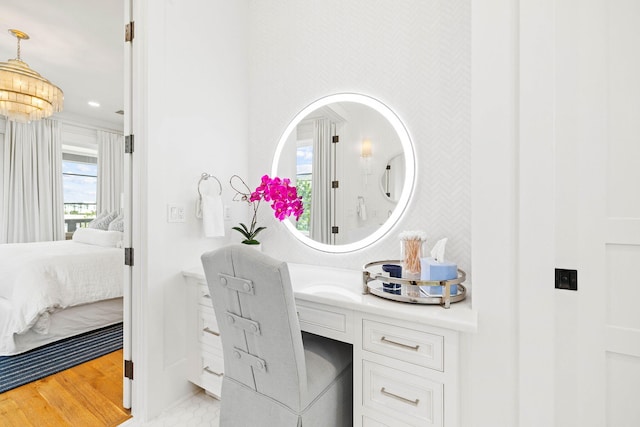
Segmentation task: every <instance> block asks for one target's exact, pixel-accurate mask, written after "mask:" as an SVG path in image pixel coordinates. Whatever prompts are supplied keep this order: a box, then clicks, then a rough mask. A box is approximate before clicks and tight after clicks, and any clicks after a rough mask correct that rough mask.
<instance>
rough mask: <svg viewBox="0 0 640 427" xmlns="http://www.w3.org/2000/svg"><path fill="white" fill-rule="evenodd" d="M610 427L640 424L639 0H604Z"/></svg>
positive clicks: (606, 320)
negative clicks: (639, 399) (639, 400)
mask: <svg viewBox="0 0 640 427" xmlns="http://www.w3.org/2000/svg"><path fill="white" fill-rule="evenodd" d="M606 8H607V9H608V10H607V11H606V15H605V17H606V19H607V22H606V34H605V36H606V39H605V46H606V54H607V57H606V59H605V63H606V64H607V68H606V81H605V86H606V87H607V88H608V91H607V132H606V153H607V157H606V158H607V164H606V177H605V181H604V182H605V191H606V206H607V209H606V219H605V220H606V226H605V233H604V241H603V242H601V244H602V245H603V246H604V252H605V257H604V260H603V264H604V272H605V277H604V279H605V282H604V283H605V286H606V292H605V293H604V297H605V298H603V299H602V301H601V302H602V303H603V305H604V306H605V317H604V327H605V342H604V351H605V356H604V358H605V366H604V367H603V368H604V372H605V377H606V378H605V380H606V384H605V390H606V421H607V424H606V425H607V426H611V427H626V426H629V427H631V426H640V405H638V398H639V397H640V274H639V273H640V271H639V270H638V269H637V268H638V267H640V2H638V1H637V0H607V1H606Z"/></svg>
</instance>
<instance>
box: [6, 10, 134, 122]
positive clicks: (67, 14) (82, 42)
mask: <svg viewBox="0 0 640 427" xmlns="http://www.w3.org/2000/svg"><path fill="white" fill-rule="evenodd" d="M10 28H15V29H18V30H21V31H24V32H25V33H27V34H29V37H30V39H29V40H24V41H22V43H21V54H20V56H21V59H22V60H23V61H24V62H26V63H27V64H29V67H31V69H33V70H34V71H37V72H38V73H40V74H41V75H42V76H43V77H44V78H46V79H48V80H49V81H51V82H52V83H54V84H55V85H57V86H58V87H60V89H62V91H63V92H64V111H63V112H62V113H61V114H60V116H62V117H66V118H68V119H70V120H74V121H86V122H88V123H94V124H98V125H101V124H102V125H103V126H106V127H109V128H114V129H119V130H122V128H123V122H124V117H123V116H122V115H120V114H116V111H118V110H123V109H124V2H123V1H122V0H54V1H52V0H2V12H1V13H0V61H1V62H6V61H7V60H8V59H14V58H16V46H17V45H16V38H15V37H13V36H12V35H11V34H10V33H9V29H10ZM89 101H96V102H99V103H100V107H97V108H96V107H90V106H89V105H88V104H87V103H88V102H89Z"/></svg>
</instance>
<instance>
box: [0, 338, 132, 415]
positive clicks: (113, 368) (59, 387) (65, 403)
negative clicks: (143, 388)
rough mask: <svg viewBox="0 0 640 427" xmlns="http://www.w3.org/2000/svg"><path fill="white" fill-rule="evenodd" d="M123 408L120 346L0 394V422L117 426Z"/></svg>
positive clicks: (127, 413)
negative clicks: (118, 348) (100, 355)
mask: <svg viewBox="0 0 640 427" xmlns="http://www.w3.org/2000/svg"><path fill="white" fill-rule="evenodd" d="M130 417H131V415H130V414H129V411H128V410H126V409H123V408H122V350H119V351H115V352H113V353H110V354H107V355H105V356H102V357H100V358H98V359H95V360H92V361H89V362H87V363H84V364H82V365H79V366H76V367H74V368H71V369H67V370H66V371H62V372H60V373H57V374H55V375H51V376H49V377H47V378H43V379H41V380H38V381H34V382H32V383H30V384H25V385H23V386H21V387H18V388H15V389H13V390H9V391H7V392H5V393H1V394H0V425H1V426H3V427H9V426H16V427H29V426H34V427H35V426H37V427H42V426H73V427H76V426H81V427H106V426H117V425H119V424H120V423H122V422H124V421H125V420H127V419H128V418H130Z"/></svg>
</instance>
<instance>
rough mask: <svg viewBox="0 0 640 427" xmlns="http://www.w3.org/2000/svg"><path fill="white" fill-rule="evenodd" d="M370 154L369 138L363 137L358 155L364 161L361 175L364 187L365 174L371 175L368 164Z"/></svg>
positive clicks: (365, 181)
mask: <svg viewBox="0 0 640 427" xmlns="http://www.w3.org/2000/svg"><path fill="white" fill-rule="evenodd" d="M371 155H372V152H371V140H370V139H363V140H362V143H361V144H360V157H362V160H363V161H364V168H363V176H364V186H365V187H366V186H367V175H371V169H370V166H369V159H370V158H371Z"/></svg>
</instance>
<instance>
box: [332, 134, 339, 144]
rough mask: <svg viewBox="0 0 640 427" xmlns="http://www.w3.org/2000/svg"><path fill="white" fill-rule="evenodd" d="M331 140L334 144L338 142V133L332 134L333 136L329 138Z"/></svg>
mask: <svg viewBox="0 0 640 427" xmlns="http://www.w3.org/2000/svg"><path fill="white" fill-rule="evenodd" d="M331 142H333V143H334V144H337V143H338V142H340V135H333V137H332V138H331Z"/></svg>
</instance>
